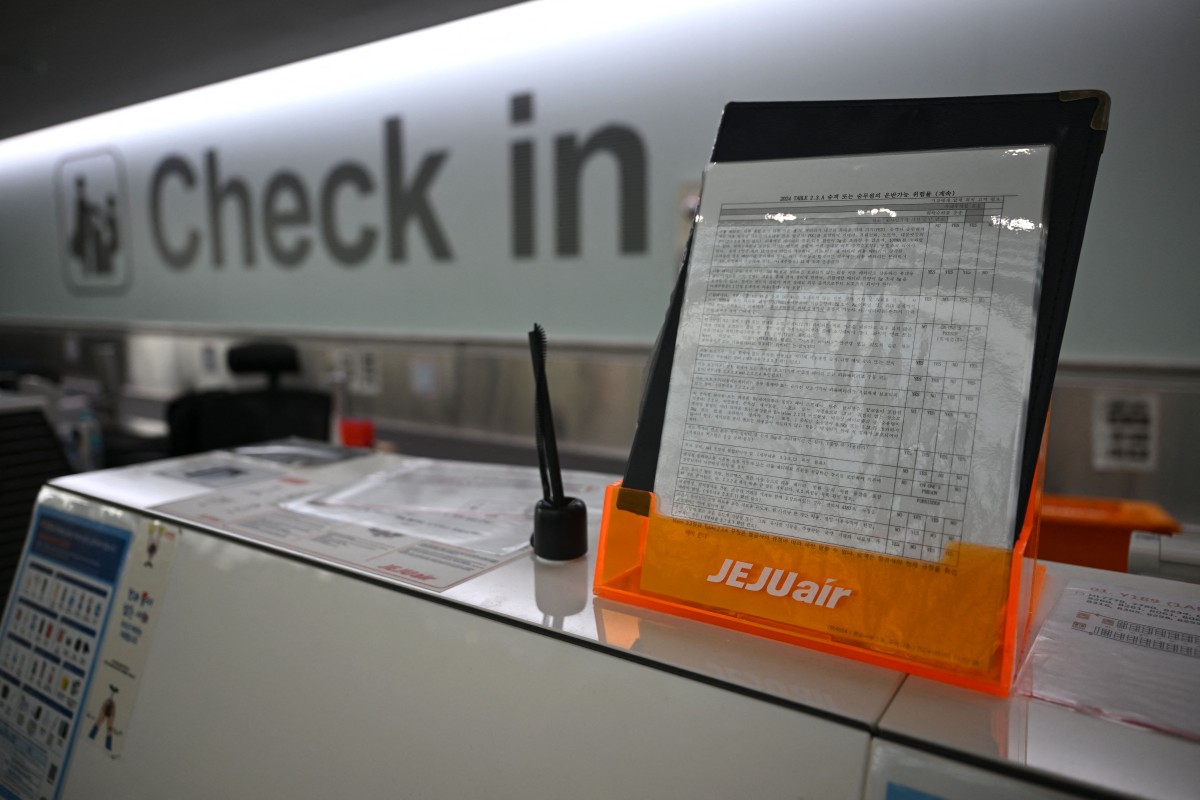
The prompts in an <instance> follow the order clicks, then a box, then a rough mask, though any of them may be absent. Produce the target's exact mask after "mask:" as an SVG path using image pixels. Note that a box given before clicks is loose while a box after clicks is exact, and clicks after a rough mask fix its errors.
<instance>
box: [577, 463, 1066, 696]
mask: <svg viewBox="0 0 1200 800" xmlns="http://www.w3.org/2000/svg"><path fill="white" fill-rule="evenodd" d="M1041 476H1042V465H1041V463H1040V462H1039V465H1038V468H1037V470H1036V472H1035V477H1034V485H1033V487H1032V491H1031V492H1030V498H1029V503H1028V508H1027V509H1026V513H1025V523H1024V525H1023V526H1022V529H1021V533H1020V536H1019V538H1018V539H1017V542H1016V546H1015V547H1013V548H1012V549H1011V550H1009V549H1006V548H999V547H986V546H982V545H977V544H971V543H963V542H958V543H955V544H954V545H952V546H950V547H948V548H947V549H946V552H945V554H944V555H943V557H942V559H941V561H940V562H937V563H930V562H926V561H921V560H916V559H910V558H903V557H897V556H889V555H884V554H880V553H871V552H865V551H862V550H855V549H851V548H846V547H839V546H835V545H827V544H817V543H813V542H806V541H801V540H797V539H790V538H787V537H783V536H775V535H770V534H763V533H757V532H753V531H746V530H739V529H735V528H725V527H721V526H717V525H711V524H708V523H702V522H692V521H690V520H683V519H674V518H671V517H665V516H662V515H660V514H658V513H657V511H656V510H655V508H656V498H655V496H654V494H653V493H651V492H643V491H637V490H633V489H625V488H622V486H621V485H620V483H615V484H613V485H611V486H609V487H608V492H607V495H606V497H605V504H604V517H603V522H602V525H601V529H600V548H599V554H598V557H597V565H596V578H595V592H596V594H598V595H600V596H601V597H606V598H610V599H613V600H619V601H623V602H627V603H633V604H635V605H639V606H644V607H647V608H652V609H656V610H658V611H664V612H667V613H670V614H677V615H681V616H685V617H691V618H693V619H697V620H702V621H704V622H710V623H714V624H717V625H724V626H726V627H730V628H735V629H738V630H742V631H746V632H749V633H754V634H759V635H762V636H768V637H771V638H773V639H779V640H782V641H786V642H793V643H795V644H801V645H805V646H807V647H812V648H815V649H817V650H823V651H826V652H829V653H836V654H838V655H842V656H846V657H849V658H855V659H858V660H860V661H867V662H871V663H874V664H879V665H881V666H885V667H890V668H892V669H898V670H902V671H904V672H908V673H912V674H914V675H921V676H924V677H927V678H933V679H935V680H940V681H945V682H948V683H954V684H958V685H960V686H966V687H968V688H972V689H978V690H981V691H985V692H990V693H993V694H1000V695H1004V694H1007V693H1008V691H1009V688H1010V687H1011V685H1012V680H1013V676H1014V672H1015V669H1016V663H1017V656H1018V654H1019V652H1020V650H1021V648H1022V645H1023V640H1024V636H1025V634H1026V633H1027V621H1028V619H1029V615H1030V610H1031V608H1032V602H1033V594H1034V584H1035V582H1036V581H1035V580H1034V578H1035V573H1036V563H1035V559H1034V556H1035V554H1036V552H1037V546H1036V540H1037V532H1038V519H1039V517H1040V503H1041V480H1042V478H1041Z"/></svg>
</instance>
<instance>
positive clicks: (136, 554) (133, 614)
mask: <svg viewBox="0 0 1200 800" xmlns="http://www.w3.org/2000/svg"><path fill="white" fill-rule="evenodd" d="M205 458H209V457H207V456H196V457H190V458H189V459H176V460H168V461H163V462H157V463H154V464H146V465H138V466H135V467H127V468H121V469H115V470H106V471H101V472H94V473H87V474H82V475H76V476H71V477H67V478H61V479H58V480H55V481H53V482H52V483H51V484H50V485H49V486H48V487H47V488H46V489H45V490H44V491H43V493H42V495H41V498H40V500H39V506H38V512H39V514H40V517H38V516H35V522H34V530H33V531H31V541H32V542H33V546H31V548H29V549H27V552H26V556H25V558H24V560H23V563H22V567H23V569H24V573H23V574H22V575H20V576H19V577H18V582H17V584H16V588H15V589H14V594H13V596H12V598H10V602H9V604H8V607H7V610H6V612H5V620H4V624H5V626H6V630H8V631H10V636H9V639H7V640H6V641H5V643H4V651H0V675H2V676H3V677H4V679H5V680H4V682H5V683H6V685H8V686H9V687H10V689H9V692H8V695H9V698H14V697H15V698H16V701H13V700H11V699H10V700H9V701H7V702H6V703H0V720H3V725H2V726H0V728H3V730H4V740H3V742H2V743H0V750H7V751H8V755H7V756H5V760H4V762H3V764H0V767H3V769H4V770H6V771H5V772H0V776H3V777H4V780H6V781H8V782H9V784H10V785H18V784H19V786H20V788H18V789H10V790H5V789H0V797H10V796H11V797H22V798H23V797H47V798H53V797H55V796H58V797H63V798H69V799H72V798H89V800H90V799H92V798H122V799H125V798H131V799H133V798H163V797H171V798H193V797H194V798H212V797H229V798H239V797H289V798H305V797H311V798H327V797H331V796H339V797H348V796H353V797H396V796H400V797H422V798H424V797H485V796H486V797H489V798H505V797H512V798H537V797H547V798H549V797H555V798H557V797H598V798H606V797H654V798H660V797H661V798H668V797H680V798H683V797H687V798H728V797H739V796H749V795H752V796H755V797H766V798H772V797H777V798H798V797H799V798H860V797H864V796H866V797H871V798H889V799H891V798H916V797H929V796H933V797H946V798H958V797H963V798H965V797H990V796H1021V797H1027V796H1047V797H1058V796H1073V795H1089V794H1096V793H1101V794H1104V793H1106V792H1115V793H1117V794H1130V795H1136V796H1147V797H1183V796H1188V792H1187V791H1186V789H1187V788H1189V787H1194V786H1195V785H1196V781H1195V779H1196V777H1197V772H1196V769H1197V768H1196V766H1195V765H1196V764H1198V763H1200V758H1197V756H1200V745H1197V744H1195V743H1192V742H1189V741H1187V740H1184V739H1180V738H1176V737H1170V736H1166V735H1164V734H1153V733H1149V732H1145V731H1142V730H1138V729H1135V728H1130V727H1128V726H1125V725H1122V724H1120V723H1116V722H1110V721H1107V720H1102V719H1097V718H1094V717H1090V716H1086V715H1083V714H1079V713H1076V712H1074V711H1071V710H1069V709H1066V708H1059V707H1053V706H1050V705H1048V704H1045V703H1041V702H1038V701H1031V700H1028V699H1025V698H1020V697H1016V698H1012V699H1007V700H1005V699H999V698H993V697H989V696H987V695H982V694H978V693H973V692H969V691H965V690H957V689H953V688H949V687H944V686H941V685H938V684H933V683H930V682H926V681H920V680H915V679H912V678H906V677H905V676H904V675H903V674H901V673H898V672H894V671H891V670H887V669H883V668H881V667H877V666H873V665H869V664H863V663H858V662H853V661H847V660H844V659H841V658H838V657H836V656H832V655H828V654H824V653H820V652H816V651H813V650H808V649H805V648H802V647H796V646H792V645H788V644H784V643H781V642H776V641H773V640H769V639H765V638H759V637H754V636H750V635H747V634H742V633H739V632H735V631H731V630H726V629H723V628H719V627H713V626H709V625H705V624H703V623H699V622H695V621H692V620H688V619H683V618H675V617H671V616H666V615H663V614H659V613H656V612H653V611H649V610H645V609H640V608H635V607H631V606H627V605H624V604H621V603H616V602H612V601H607V600H604V599H599V598H595V597H594V596H593V594H592V591H591V581H592V571H593V565H594V556H595V547H596V536H597V531H598V527H599V515H598V513H596V511H595V510H593V512H592V514H591V515H590V520H589V522H590V528H591V530H590V534H591V549H590V551H589V554H588V557H587V558H586V559H581V560H579V561H575V562H568V563H563V564H553V563H547V562H544V561H541V560H538V559H536V558H534V557H533V556H532V555H531V554H530V553H529V551H528V550H522V551H519V552H517V553H516V554H515V555H512V556H510V557H507V558H505V559H503V560H501V562H500V563H498V564H496V565H495V566H491V567H490V568H486V569H482V570H479V571H477V572H475V573H474V574H472V575H471V576H470V577H467V578H466V579H463V580H461V581H459V582H457V583H454V584H453V585H451V586H449V587H448V588H444V589H441V590H436V589H431V588H427V587H423V586H420V585H416V584H415V583H413V582H412V581H411V580H409V579H408V578H407V577H406V576H404V575H398V576H396V577H395V578H394V579H393V578H389V577H388V576H387V575H385V574H382V573H379V572H373V571H371V570H369V569H363V568H356V567H354V566H352V565H348V564H347V563H344V562H341V561H338V560H337V559H322V558H319V557H314V556H313V555H312V553H311V552H306V551H304V550H303V549H302V548H295V549H290V548H289V547H288V546H286V545H284V544H279V543H274V544H272V543H271V542H268V541H266V540H263V539H256V538H254V537H248V536H246V535H244V533H243V532H240V531H239V530H237V529H230V528H223V527H222V525H221V524H220V522H219V521H217V520H219V516H215V517H214V518H213V521H210V522H207V523H206V522H204V521H202V520H198V519H197V518H195V517H189V518H185V517H183V516H180V515H179V514H177V513H172V512H171V509H176V510H178V509H179V508H181V505H180V503H181V502H182V501H190V500H197V499H204V498H209V499H217V498H219V497H221V496H222V493H227V492H228V491H229V490H227V489H223V488H214V487H213V486H212V485H211V482H210V485H204V484H202V483H197V482H195V481H192V480H189V479H187V478H186V475H187V474H188V465H190V464H192V465H194V464H200V465H201V466H203V467H204V468H205V470H206V471H207V472H209V473H210V477H211V469H209V465H210V463H211V462H203V461H202V460H203V459H205ZM394 459H396V457H395V456H384V455H369V456H364V457H361V458H353V459H350V460H347V461H343V462H339V463H336V464H332V465H329V466H321V467H309V468H306V469H307V470H308V471H307V472H305V473H303V474H304V475H306V476H309V477H312V476H320V477H321V478H322V479H323V480H324V481H326V482H330V481H350V480H354V479H356V478H361V477H363V476H366V475H369V474H371V473H373V472H377V471H379V470H381V469H386V468H388V466H389V465H391V464H394V463H395V461H394ZM246 485H250V486H253V485H254V484H253V481H251V483H250V484H243V487H245V486H246ZM529 499H530V504H531V505H532V503H533V502H534V500H536V497H534V496H531V497H530V498H529ZM39 519H41V520H43V524H47V523H45V521H46V520H49V521H50V522H53V523H55V524H57V525H58V526H59V527H58V528H55V529H54V530H55V531H56V535H58V536H59V538H60V539H61V538H62V537H63V536H67V535H68V534H69V533H70V531H71V530H72V527H71V525H72V524H73V522H72V521H76V522H78V523H79V525H80V526H81V527H80V530H83V531H84V532H85V533H86V531H87V530H93V529H94V530H98V531H103V530H110V529H112V530H114V531H117V530H132V531H133V532H134V534H133V537H132V539H131V540H130V542H131V544H130V546H129V548H128V550H129V552H128V555H127V566H126V571H127V572H128V571H129V570H141V572H140V573H138V574H140V575H143V577H142V578H141V580H142V581H143V582H147V581H148V582H149V583H146V585H154V586H159V587H161V588H155V589H153V590H152V591H147V590H143V589H141V587H140V586H133V585H132V584H130V583H129V580H128V578H127V577H126V578H121V577H120V576H116V575H114V576H112V579H111V580H110V581H109V582H108V584H105V583H104V581H102V580H100V579H98V578H97V579H94V580H93V579H92V578H89V577H87V576H86V575H75V574H74V573H75V571H76V570H77V569H84V570H85V571H86V570H87V569H90V567H89V566H88V564H87V563H85V562H84V561H77V562H75V563H72V562H71V558H74V557H75V556H67V555H63V554H62V553H59V552H58V551H55V550H54V548H53V547H52V546H50V545H47V544H46V543H45V542H42V543H41V544H38V543H37V541H34V540H36V539H37V536H38V535H39V531H38V525H39ZM146 531H149V533H148V534H146V533H145V532H146ZM155 531H157V532H158V533H157V534H155ZM163 531H169V532H173V538H172V542H173V546H172V547H171V548H167V547H166V545H165V542H164V541H163V540H160V539H154V538H153V537H154V536H155V535H158V536H161V535H162V532H163ZM139 532H141V533H139ZM114 535H117V534H116V533H114ZM139 536H141V537H142V538H139ZM146 536H149V537H151V538H149V539H146ZM55 541H57V540H55ZM146 542H153V543H154V544H155V546H154V548H150V547H147V546H145V545H146ZM51 544H53V541H52V542H51ZM55 546H57V545H55ZM168 549H169V550H170V552H169V553H168V552H167V551H168ZM152 550H153V552H152ZM168 555H169V557H170V558H169V560H168V559H167V556H168ZM56 558H58V559H59V561H55V559H56ZM31 562H39V564H35V566H40V569H41V572H37V573H36V574H35V571H31V570H33V567H32V566H31ZM147 565H149V566H147ZM97 569H98V570H99V569H100V568H99V567H97ZM155 569H157V570H158V571H157V572H155V571H154V570H155ZM1073 573H1074V571H1073V570H1063V569H1060V568H1058V567H1057V566H1054V565H1051V569H1050V570H1049V574H1050V575H1051V576H1052V581H1051V583H1049V584H1048V588H1047V590H1046V591H1047V594H1046V596H1047V597H1050V596H1051V594H1050V593H1052V591H1053V586H1054V585H1056V584H1054V581H1061V580H1062V579H1063V577H1062V576H1067V575H1070V574H1073ZM31 575H32V576H34V577H35V578H39V577H41V576H43V575H44V576H46V578H47V579H48V581H49V585H50V586H51V587H53V586H55V585H56V584H55V581H59V582H64V581H65V582H66V583H64V585H65V586H66V587H67V588H68V589H69V588H70V587H72V586H77V585H85V584H86V585H90V586H92V588H93V590H94V593H96V592H98V593H97V594H96V597H97V598H100V599H102V600H104V602H105V603H106V604H107V605H106V606H105V610H104V616H105V618H106V619H107V625H102V624H100V623H99V622H97V624H95V625H92V626H91V627H90V628H89V630H92V631H93V633H94V634H95V636H94V638H93V640H92V641H93V643H94V644H95V645H96V655H95V657H94V658H91V659H90V660H89V659H88V658H75V657H74V656H72V655H71V654H69V653H66V654H64V652H63V651H62V648H61V647H58V648H57V649H56V648H55V647H51V646H49V645H45V646H43V645H40V644H38V643H37V642H32V641H31V640H30V638H29V637H28V636H25V635H24V634H20V632H19V631H18V635H17V637H16V641H15V642H14V641H13V639H12V636H11V631H13V630H15V629H16V627H15V626H16V623H15V621H14V615H15V613H16V610H17V609H21V610H22V612H23V613H24V614H28V613H31V612H37V613H38V614H41V615H42V616H41V617H40V618H39V619H42V618H44V619H43V621H47V620H50V621H53V622H55V623H56V624H58V625H59V627H60V628H65V629H66V630H67V631H68V641H69V640H70V638H71V636H72V635H74V636H76V637H77V638H78V636H79V628H80V625H79V624H78V620H76V619H75V618H74V617H73V616H72V615H73V614H74V612H73V611H71V610H69V609H66V607H65V606H64V605H63V604H62V603H60V602H59V601H58V600H57V599H54V595H53V594H50V595H42V596H39V597H36V598H35V597H34V596H33V595H31V594H29V593H30V592H35V591H38V590H39V586H36V585H32V584H30V583H29V580H30V576H31ZM1122 577H1123V576H1122ZM72 580H73V581H75V583H74V584H72V583H70V581H72ZM156 581H157V582H159V583H154V582H156ZM44 591H51V592H53V589H52V588H51V589H48V590H44ZM22 592H25V593H26V594H25V595H23V594H22ZM68 594H69V592H63V593H61V595H60V597H65V596H67V595H68ZM45 597H50V598H51V599H50V600H46V599H44V598H45ZM147 599H150V600H152V602H150V603H148V604H147V603H146V602H145V601H146V600H147ZM98 613H99V612H98ZM140 615H145V616H144V617H142V616H140ZM52 617H53V620H51V618H52ZM130 620H132V623H131V622H130ZM139 620H140V622H139ZM83 627H87V626H83ZM135 639H136V642H135V641H132V640H135ZM25 646H28V650H29V653H26V652H24V651H23V650H22V649H21V648H22V647H25ZM122 646H124V647H126V649H127V650H128V651H129V653H130V655H129V656H128V657H124V656H121V657H117V656H115V655H114V653H116V654H118V655H119V654H120V652H121V651H120V647H122ZM131 648H132V649H131ZM134 650H136V652H134ZM14 652H17V653H18V654H19V655H21V656H22V657H25V656H29V658H33V657H34V656H36V657H37V658H38V659H40V661H47V662H50V670H51V672H52V673H53V670H54V668H55V664H58V666H59V672H58V673H53V675H54V676H55V677H53V678H52V680H51V681H50V682H48V683H47V684H46V685H45V686H42V685H39V684H37V683H36V682H35V681H30V680H26V673H28V669H29V663H30V661H29V660H28V659H26V660H25V661H22V662H21V670H20V674H10V673H9V667H8V664H9V662H8V661H5V659H6V658H9V657H10V656H11V654H12V653H14ZM55 658H57V659H58V662H55V661H54V659H55ZM73 658H74V660H72V659H73ZM122 658H123V659H124V660H122ZM40 661H39V665H38V666H37V669H42V667H41V666H40ZM114 664H116V666H115V667H114ZM114 668H115V669H117V670H118V672H114V673H111V674H113V675H117V678H120V679H121V680H126V679H129V678H130V674H129V673H136V674H134V675H133V678H136V680H128V681H127V683H124V684H122V683H120V681H118V679H117V678H113V679H112V680H111V681H110V680H108V679H106V678H105V677H104V675H105V674H106V673H105V670H110V671H111V670H112V669H114ZM121 668H124V670H125V672H124V673H121V672H120V669H121ZM59 675H61V676H63V677H65V678H67V679H68V680H67V683H66V684H64V686H67V687H68V688H69V685H70V682H71V681H72V680H74V679H75V678H76V677H79V678H82V679H83V680H84V682H85V684H86V685H85V686H84V687H83V690H82V692H83V693H82V694H81V695H77V696H76V697H75V699H74V702H72V698H71V697H70V696H69V695H68V694H67V693H60V694H55V692H57V691H58V689H57V688H56V687H58V684H57V683H56V681H58V676H59ZM37 677H38V679H40V675H39V676H37ZM126 686H128V688H125V687H126ZM116 687H120V691H117V688H116ZM108 700H112V701H113V702H112V709H114V713H112V714H108V713H107V711H106V707H105V705H104V704H105V702H106V701H108ZM20 701H25V706H24V707H23V710H22V707H21V706H20ZM34 701H36V702H34ZM43 701H45V702H43ZM39 704H40V705H41V706H42V707H43V708H44V709H45V710H44V711H43V714H45V715H48V716H44V717H43V718H42V719H33V717H32V713H33V711H32V709H33V707H34V706H35V705H39ZM52 712H53V714H56V715H57V716H53V714H52ZM51 717H53V718H52V719H51ZM51 723H53V724H51ZM58 733H62V734H63V735H62V736H61V737H59V736H58V735H57V734H58ZM110 736H111V737H112V738H111V741H110V740H109V737H110ZM35 768H37V769H41V770H43V773H42V774H40V775H39V774H35ZM964 775H965V776H967V777H965V778H964V777H962V776H964ZM979 787H984V788H983V789H980V788H979ZM6 791H8V794H5V792H6ZM987 792H991V794H988V793H987ZM1038 792H1041V795H1038V794H1037V793H1038Z"/></svg>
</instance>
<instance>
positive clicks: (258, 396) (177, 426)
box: [167, 342, 333, 456]
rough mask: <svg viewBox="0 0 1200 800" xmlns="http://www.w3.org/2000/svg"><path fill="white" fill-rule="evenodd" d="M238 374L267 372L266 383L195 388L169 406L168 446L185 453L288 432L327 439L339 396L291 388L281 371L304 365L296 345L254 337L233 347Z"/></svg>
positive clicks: (232, 366) (230, 359)
mask: <svg viewBox="0 0 1200 800" xmlns="http://www.w3.org/2000/svg"><path fill="white" fill-rule="evenodd" d="M226 363H227V364H228V366H229V370H230V372H233V373H235V374H249V373H264V374H265V375H266V376H267V386H266V388H265V389H258V390H251V391H227V390H224V389H219V390H216V391H207V392H190V393H188V394H186V395H183V396H182V397H179V398H177V399H176V400H174V401H173V402H172V403H171V404H170V405H169V406H167V426H168V429H169V435H168V439H169V441H168V447H169V450H170V453H171V455H173V456H182V455H189V454H191V453H202V452H204V451H206V450H218V449H222V448H229V447H241V446H243V445H248V444H256V443H258V442H264V441H268V440H271V439H281V438H284V437H287V436H301V437H303V438H306V439H317V440H321V441H324V440H327V439H328V438H329V416H330V412H331V411H332V406H333V401H332V398H331V397H330V395H329V393H328V392H315V391H311V390H308V389H285V388H283V387H282V386H280V381H279V377H280V375H283V374H285V373H288V374H290V373H296V372H299V371H300V359H299V357H298V356H297V354H296V348H294V347H292V346H291V345H290V344H284V343H279V342H253V343H249V344H242V345H237V346H234V347H231V348H229V351H228V352H227V354H226Z"/></svg>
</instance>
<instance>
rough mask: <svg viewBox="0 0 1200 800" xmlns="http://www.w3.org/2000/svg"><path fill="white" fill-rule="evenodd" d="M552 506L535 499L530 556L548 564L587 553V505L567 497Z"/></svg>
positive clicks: (577, 499)
mask: <svg viewBox="0 0 1200 800" xmlns="http://www.w3.org/2000/svg"><path fill="white" fill-rule="evenodd" d="M563 499H564V501H565V502H564V504H563V505H561V506H555V505H553V504H551V503H548V502H546V501H545V500H538V501H537V505H536V506H535V507H534V510H533V537H532V538H531V539H530V540H529V543H530V544H531V545H533V553H534V555H536V556H537V557H538V558H544V559H546V560H548V561H570V560H571V559H574V558H579V557H580V556H582V555H584V554H586V553H587V549H588V542H587V506H585V505H584V504H583V501H582V500H580V499H579V498H577V497H566V498H563Z"/></svg>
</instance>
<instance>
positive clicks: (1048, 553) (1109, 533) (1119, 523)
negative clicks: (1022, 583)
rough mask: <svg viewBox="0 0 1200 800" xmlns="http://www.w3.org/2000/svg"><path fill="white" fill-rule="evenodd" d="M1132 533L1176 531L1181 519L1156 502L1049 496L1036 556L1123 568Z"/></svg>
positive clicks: (1085, 565) (1084, 565) (1126, 562)
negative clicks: (1174, 516) (1176, 519)
mask: <svg viewBox="0 0 1200 800" xmlns="http://www.w3.org/2000/svg"><path fill="white" fill-rule="evenodd" d="M1133 531H1146V532H1148V533H1163V534H1171V533H1178V532H1179V523H1178V522H1176V521H1175V519H1174V518H1173V517H1171V515H1170V514H1168V513H1167V512H1166V511H1164V510H1163V509H1162V507H1161V506H1158V505H1157V504H1155V503H1147V502H1143V501H1133V500H1116V499H1106V498H1099V497H1069V496H1066V495H1049V494H1048V495H1046V496H1045V498H1044V499H1043V501H1042V521H1041V535H1040V538H1039V541H1038V553H1037V554H1038V558H1040V559H1044V560H1047V561H1060V562H1063V563H1065V564H1078V565H1079V566H1082V567H1095V568H1096V569H1108V570H1114V571H1116V572H1125V571H1126V570H1128V569H1129V536H1130V534H1131V533H1132V532H1133Z"/></svg>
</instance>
